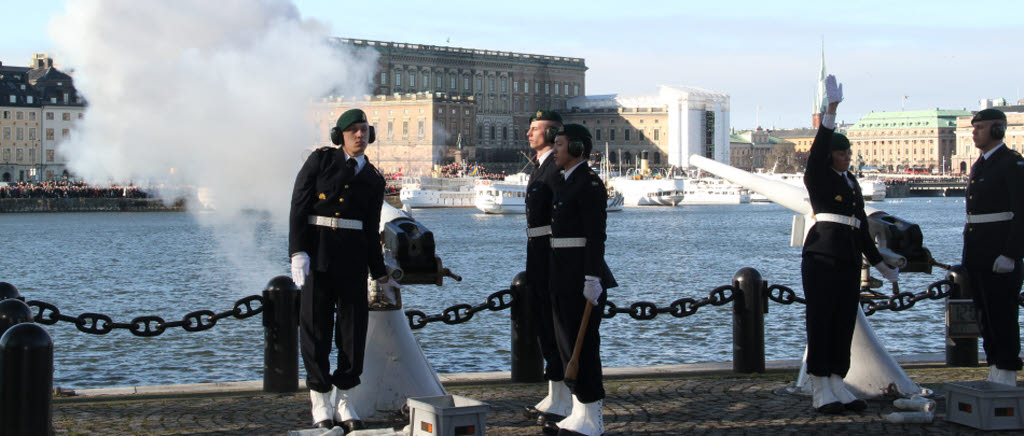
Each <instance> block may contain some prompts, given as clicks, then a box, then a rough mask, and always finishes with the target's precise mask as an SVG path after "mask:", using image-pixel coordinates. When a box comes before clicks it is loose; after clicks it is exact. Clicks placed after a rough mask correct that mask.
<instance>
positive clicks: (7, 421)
mask: <svg viewBox="0 0 1024 436" xmlns="http://www.w3.org/2000/svg"><path fill="white" fill-rule="evenodd" d="M52 399H53V340H52V339H50V334H49V333H47V332H46V329H44V328H42V327H41V326H39V325H38V324H33V323H21V324H18V325H15V326H14V327H11V328H10V329H8V330H7V332H6V333H4V335H3V336H2V337H0V423H2V424H0V425H2V426H3V431H2V433H3V434H5V435H12V436H13V435H52V434H53V425H52V422H53V415H52V413H51V411H50V403H51V401H52Z"/></svg>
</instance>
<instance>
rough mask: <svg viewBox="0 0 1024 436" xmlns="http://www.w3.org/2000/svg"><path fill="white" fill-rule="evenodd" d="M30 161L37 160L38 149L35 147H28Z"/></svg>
mask: <svg viewBox="0 0 1024 436" xmlns="http://www.w3.org/2000/svg"><path fill="white" fill-rule="evenodd" d="M28 161H29V162H35V161H36V149H34V148H30V149H28Z"/></svg>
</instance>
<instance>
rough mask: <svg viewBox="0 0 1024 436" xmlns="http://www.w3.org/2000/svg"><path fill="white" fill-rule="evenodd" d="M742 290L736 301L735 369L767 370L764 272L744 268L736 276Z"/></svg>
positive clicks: (733, 368)
mask: <svg viewBox="0 0 1024 436" xmlns="http://www.w3.org/2000/svg"><path fill="white" fill-rule="evenodd" d="M732 285H733V287H735V288H737V289H739V290H740V292H739V294H737V295H736V296H735V299H733V302H732V370H733V371H735V372H739V373H752V372H764V314H765V313H767V312H768V286H767V284H766V283H765V282H764V280H763V279H762V278H761V273H759V272H757V270H756V269H753V268H743V269H741V270H739V271H737V272H736V275H735V276H733V278H732Z"/></svg>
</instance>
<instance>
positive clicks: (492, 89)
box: [487, 77, 494, 92]
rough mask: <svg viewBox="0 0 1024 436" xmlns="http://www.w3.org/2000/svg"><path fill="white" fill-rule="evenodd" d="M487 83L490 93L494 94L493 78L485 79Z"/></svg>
mask: <svg viewBox="0 0 1024 436" xmlns="http://www.w3.org/2000/svg"><path fill="white" fill-rule="evenodd" d="M487 81H488V83H490V85H491V92H494V78H493V77H492V78H490V79H487Z"/></svg>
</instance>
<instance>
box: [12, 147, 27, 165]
mask: <svg viewBox="0 0 1024 436" xmlns="http://www.w3.org/2000/svg"><path fill="white" fill-rule="evenodd" d="M14 156H15V157H14V159H15V160H17V161H18V162H21V161H23V160H25V150H24V149H22V148H18V149H15V150H14Z"/></svg>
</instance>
